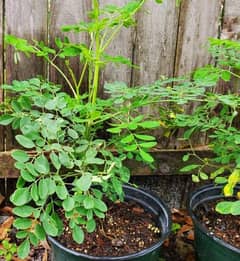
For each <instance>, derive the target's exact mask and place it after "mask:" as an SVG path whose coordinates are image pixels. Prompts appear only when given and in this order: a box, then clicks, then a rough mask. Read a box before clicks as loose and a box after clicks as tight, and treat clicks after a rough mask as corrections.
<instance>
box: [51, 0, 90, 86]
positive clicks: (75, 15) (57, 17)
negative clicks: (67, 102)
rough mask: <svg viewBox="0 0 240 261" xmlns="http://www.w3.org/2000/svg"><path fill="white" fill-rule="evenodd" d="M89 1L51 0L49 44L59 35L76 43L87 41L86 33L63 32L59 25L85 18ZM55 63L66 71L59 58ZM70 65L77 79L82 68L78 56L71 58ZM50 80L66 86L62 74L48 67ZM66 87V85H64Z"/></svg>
mask: <svg viewBox="0 0 240 261" xmlns="http://www.w3.org/2000/svg"><path fill="white" fill-rule="evenodd" d="M90 7H91V2H90V1H87V0H84V1H76V0H68V1H62V0H52V1H51V6H50V22H49V36H50V38H49V39H50V45H52V46H55V43H54V41H55V38H56V37H60V38H61V39H62V38H63V37H64V36H67V37H69V39H70V40H71V41H73V42H76V43H87V42H88V36H87V34H86V33H72V32H69V33H63V32H62V31H61V27H62V26H64V25H69V24H77V23H78V22H80V21H86V20H87V13H88V11H89V10H90ZM57 65H58V66H59V67H60V68H61V69H62V70H63V71H64V72H65V73H67V75H69V74H68V72H67V68H66V66H65V65H64V64H63V62H62V61H61V60H58V61H57ZM71 67H73V68H74V70H73V71H74V73H75V74H76V75H77V80H78V79H79V77H80V73H81V70H82V64H81V63H80V61H79V58H76V59H72V58H71ZM50 80H51V81H53V82H58V83H61V84H62V85H63V86H65V87H66V86H67V84H66V82H65V80H64V79H63V78H62V76H61V75H60V74H59V73H58V72H56V70H55V69H53V68H50ZM66 88H67V87H66Z"/></svg>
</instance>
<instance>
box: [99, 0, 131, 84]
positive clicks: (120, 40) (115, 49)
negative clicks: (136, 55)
mask: <svg viewBox="0 0 240 261" xmlns="http://www.w3.org/2000/svg"><path fill="white" fill-rule="evenodd" d="M127 2H128V0H101V1H100V3H101V6H105V5H109V4H114V5H117V6H122V5H124V4H126V3H127ZM133 33H134V29H133V28H123V30H121V31H120V33H119V35H118V37H117V38H116V39H115V40H114V41H113V42H112V44H111V45H110V46H109V48H108V49H107V50H106V52H107V53H108V54H109V55H113V56H117V55H120V56H124V57H127V58H128V59H130V60H132V54H133V41H134V34H133ZM131 71H132V70H131V68H130V67H128V66H126V65H112V64H110V65H107V66H106V68H105V69H104V71H103V73H102V75H101V80H100V81H101V85H102V86H104V82H114V81H122V82H125V83H126V84H127V85H128V86H129V85H130V84H131Z"/></svg>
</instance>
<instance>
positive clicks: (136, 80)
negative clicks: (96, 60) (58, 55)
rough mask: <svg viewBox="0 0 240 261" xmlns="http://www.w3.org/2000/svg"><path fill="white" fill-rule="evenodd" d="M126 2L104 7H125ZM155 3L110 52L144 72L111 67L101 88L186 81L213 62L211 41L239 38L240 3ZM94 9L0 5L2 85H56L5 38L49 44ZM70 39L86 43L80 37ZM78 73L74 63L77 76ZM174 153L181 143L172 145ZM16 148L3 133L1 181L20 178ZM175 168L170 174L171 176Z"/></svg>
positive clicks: (48, 1) (21, 0) (74, 3)
mask: <svg viewBox="0 0 240 261" xmlns="http://www.w3.org/2000/svg"><path fill="white" fill-rule="evenodd" d="M127 1H128V0H101V1H100V2H101V4H111V3H112V4H119V5H121V4H123V3H125V2H127ZM154 2H155V1H154V0H149V1H148V2H147V3H146V5H145V7H144V9H143V10H142V11H141V12H140V13H139V14H138V15H137V22H138V23H137V26H136V27H134V28H132V29H130V30H129V29H124V30H123V31H122V32H121V33H120V35H119V37H118V38H117V39H116V40H115V41H114V43H113V45H112V46H111V47H110V48H109V50H108V52H109V53H111V54H115V55H124V56H126V57H128V58H130V59H132V61H133V62H134V63H135V64H138V65H139V66H140V69H139V70H136V69H130V68H127V67H124V66H122V67H116V68H114V69H113V68H112V67H111V66H108V67H107V68H106V69H105V71H104V72H103V73H102V75H101V83H103V82H104V81H114V80H120V81H125V82H126V83H127V84H128V85H130V86H132V85H136V84H145V83H149V82H152V81H154V80H156V79H158V78H159V77H160V76H161V75H167V76H176V75H182V74H185V73H188V72H191V71H192V70H193V69H195V68H196V67H199V66H202V65H205V64H207V63H210V62H211V58H210V56H209V54H208V52H207V48H206V44H207V40H208V38H209V37H224V38H234V39H239V38H240V1H239V0H182V1H181V5H180V6H179V7H177V6H176V5H175V0H164V1H163V4H162V5H156V4H155V3H154ZM90 8H91V1H90V0H66V1H62V0H0V84H1V83H4V82H7V83H9V82H11V81H12V80H13V79H19V80H23V79H27V78H30V77H34V76H35V75H44V76H46V75H49V76H50V79H51V80H54V81H58V75H56V74H55V73H54V72H53V71H52V70H48V68H47V67H46V66H45V64H44V63H43V62H42V61H41V59H39V58H33V57H32V58H31V59H28V58H26V57H24V56H21V62H20V63H19V64H17V65H16V64H14V59H13V50H12V48H11V47H6V48H5V46H4V41H3V39H4V35H5V34H14V35H16V36H18V37H23V38H26V39H38V40H40V39H41V40H45V41H49V42H50V43H51V42H54V38H55V37H56V36H61V32H60V30H59V28H60V27H61V26H62V25H66V24H72V23H77V22H78V21H79V20H82V19H85V18H86V17H87V12H88V10H89V9H90ZM70 37H71V38H72V39H74V40H78V41H87V39H84V37H79V36H76V35H70ZM79 68H81V67H80V66H79V64H78V63H77V62H76V67H75V70H76V71H78V70H79ZM113 72H114V73H113ZM4 98H6V94H4V93H2V92H0V101H3V100H4ZM174 147H177V142H176V143H175V145H172V148H174ZM12 148H14V139H13V135H12V133H11V130H10V129H4V128H1V129H0V151H2V152H1V153H0V177H6V176H7V177H9V176H11V177H14V176H16V174H17V173H16V171H14V170H13V168H12V161H11V159H10V157H9V151H10V150H11V149H12ZM169 153H170V152H169ZM165 154H166V152H164V155H165ZM165 160H166V159H165ZM170 162H171V160H170ZM169 164H170V163H169ZM170 165H171V164H170ZM168 167H169V166H168ZM172 168H174V166H173V167H172ZM172 168H171V166H170V168H168V172H169V173H171V172H172ZM160 172H161V170H160ZM163 174H164V173H163ZM167 174H168V173H167Z"/></svg>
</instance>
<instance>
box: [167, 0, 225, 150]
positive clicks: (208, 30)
mask: <svg viewBox="0 0 240 261" xmlns="http://www.w3.org/2000/svg"><path fill="white" fill-rule="evenodd" d="M221 12H222V0H212V1H209V0H201V1H198V0H183V1H182V2H181V10H180V18H179V27H178V43H177V49H176V58H175V59H176V60H175V68H174V70H175V71H174V75H175V76H181V75H186V74H188V73H191V72H192V71H194V70H195V69H196V68H199V67H201V66H204V65H207V64H210V63H212V62H214V61H213V59H212V57H211V55H210V54H209V52H208V39H209V38H210V37H218V34H219V27H220V23H221V19H220V18H221ZM196 106H197V104H196V103H194V104H191V105H187V106H184V108H185V111H186V112H188V113H191V112H192V111H193V110H194V109H195V107H196ZM183 132H184V131H183V130H180V131H179V132H178V133H177V135H175V136H173V137H172V139H171V142H170V143H171V147H174V148H182V147H185V146H189V145H188V144H186V142H183V141H180V140H179V138H181V137H182V136H183ZM206 141H207V137H206V135H205V134H200V135H196V136H195V137H194V138H193V139H192V144H193V146H199V145H204V144H206Z"/></svg>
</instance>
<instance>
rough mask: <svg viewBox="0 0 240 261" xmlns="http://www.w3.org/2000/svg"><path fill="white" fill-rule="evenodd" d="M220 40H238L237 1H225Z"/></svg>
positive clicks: (239, 10) (239, 13)
mask: <svg viewBox="0 0 240 261" xmlns="http://www.w3.org/2000/svg"><path fill="white" fill-rule="evenodd" d="M222 38H230V39H235V40H239V39H240V1H239V0H225V6H224V23H223V31H222Z"/></svg>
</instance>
